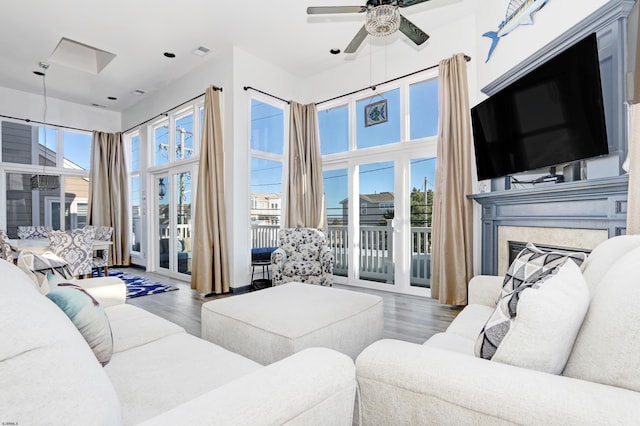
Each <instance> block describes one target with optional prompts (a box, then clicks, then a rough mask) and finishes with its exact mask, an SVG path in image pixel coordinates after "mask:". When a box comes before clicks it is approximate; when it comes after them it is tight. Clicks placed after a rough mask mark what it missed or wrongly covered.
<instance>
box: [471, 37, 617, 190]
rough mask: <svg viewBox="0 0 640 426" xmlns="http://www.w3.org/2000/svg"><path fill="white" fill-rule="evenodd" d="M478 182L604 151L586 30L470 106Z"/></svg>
mask: <svg viewBox="0 0 640 426" xmlns="http://www.w3.org/2000/svg"><path fill="white" fill-rule="evenodd" d="M471 122H472V126H473V138H474V144H475V154H476V165H477V172H478V180H483V179H491V178H496V177H501V176H507V175H510V174H513V173H517V172H524V171H528V170H535V169H540V168H543V167H552V166H555V165H559V164H562V163H569V162H573V161H577V160H582V159H586V158H590V157H596V156H600V155H605V154H608V153H609V150H608V144H607V133H606V126H605V117H604V106H603V101H602V86H601V83H600V66H599V61H598V45H597V39H596V35H595V34H591V35H589V36H587V37H586V38H584V39H583V40H581V41H579V42H578V43H576V44H574V45H573V46H571V47H569V48H568V49H566V50H565V51H563V52H561V53H559V54H558V55H557V56H555V57H553V58H551V59H550V60H548V61H547V62H545V63H544V64H542V65H540V66H539V67H537V68H536V69H534V70H532V71H531V72H529V73H527V74H526V75H524V76H523V77H521V78H520V79H518V80H517V81H515V82H513V83H511V84H510V85H509V86H507V87H505V88H504V89H502V90H500V91H499V92H497V93H496V94H494V95H493V96H491V97H490V98H488V99H486V100H484V101H483V102H481V103H480V104H478V105H476V106H475V107H473V108H472V109H471Z"/></svg>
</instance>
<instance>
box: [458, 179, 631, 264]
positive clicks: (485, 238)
mask: <svg viewBox="0 0 640 426" xmlns="http://www.w3.org/2000/svg"><path fill="white" fill-rule="evenodd" d="M628 184H629V179H628V175H623V176H616V177H611V178H602V179H593V180H585V181H576V182H566V183H559V184H547V185H541V186H535V187H532V188H526V189H511V190H506V191H494V192H483V193H479V194H473V195H470V196H469V198H470V199H473V200H475V201H476V202H478V203H479V204H480V205H481V206H482V219H481V222H482V264H481V271H482V273H483V274H492V275H496V274H498V252H499V247H498V231H499V228H500V227H501V226H504V227H527V228H561V229H563V230H567V229H575V230H605V231H606V232H607V235H608V237H609V238H610V237H613V236H615V235H622V234H624V233H625V231H626V213H627V189H628ZM532 242H535V241H532ZM541 242H544V241H541Z"/></svg>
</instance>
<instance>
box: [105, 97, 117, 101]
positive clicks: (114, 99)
mask: <svg viewBox="0 0 640 426" xmlns="http://www.w3.org/2000/svg"><path fill="white" fill-rule="evenodd" d="M107 99H109V100H110V101H117V100H118V98H116V97H115V96H107Z"/></svg>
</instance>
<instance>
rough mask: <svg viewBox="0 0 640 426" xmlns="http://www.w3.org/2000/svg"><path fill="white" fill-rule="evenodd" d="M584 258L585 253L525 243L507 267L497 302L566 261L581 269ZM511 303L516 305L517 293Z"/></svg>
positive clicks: (585, 256)
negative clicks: (543, 247) (542, 247)
mask: <svg viewBox="0 0 640 426" xmlns="http://www.w3.org/2000/svg"><path fill="white" fill-rule="evenodd" d="M586 258H587V254H586V253H582V252H561V251H556V250H542V249H540V248H539V247H536V246H535V244H533V243H527V245H526V246H525V248H524V249H522V251H520V253H518V255H517V256H516V258H515V259H514V260H513V262H512V263H511V265H509V270H508V271H507V273H506V274H505V276H504V282H503V284H502V291H501V292H500V295H499V296H498V300H500V299H502V298H503V297H504V296H506V295H507V294H511V293H513V292H514V290H516V289H517V288H518V287H520V286H521V285H522V283H524V282H525V281H527V280H536V279H538V278H542V277H543V276H544V275H545V274H547V273H549V271H551V270H552V269H553V268H555V267H557V266H561V265H563V264H564V263H565V262H566V261H567V259H571V260H573V262H575V264H576V265H578V266H580V267H582V265H583V263H584V261H585V260H586ZM512 303H513V304H517V303H518V293H515V299H514V300H513V302H512Z"/></svg>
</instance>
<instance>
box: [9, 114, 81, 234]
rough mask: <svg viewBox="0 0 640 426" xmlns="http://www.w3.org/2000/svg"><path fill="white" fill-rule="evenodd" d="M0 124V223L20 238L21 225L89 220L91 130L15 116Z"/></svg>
mask: <svg viewBox="0 0 640 426" xmlns="http://www.w3.org/2000/svg"><path fill="white" fill-rule="evenodd" d="M0 127H1V129H2V139H1V140H2V163H0V168H1V170H2V173H3V174H4V176H5V182H6V184H5V187H4V188H3V190H4V191H3V193H4V195H3V202H4V203H5V205H6V223H4V224H2V227H4V228H6V229H7V232H8V234H9V236H10V237H11V238H15V237H17V235H16V230H17V227H18V226H19V225H33V226H38V225H48V226H53V227H54V229H63V230H64V229H75V228H78V227H82V226H84V225H86V223H87V200H88V198H89V167H90V162H91V134H90V133H89V132H80V131H70V130H66V129H62V128H56V127H52V126H47V127H42V126H31V125H28V124H24V123H18V122H13V121H2V122H1V123H0ZM61 200H64V207H62V208H61Z"/></svg>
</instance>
